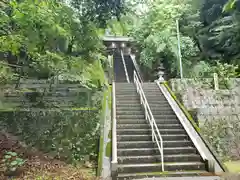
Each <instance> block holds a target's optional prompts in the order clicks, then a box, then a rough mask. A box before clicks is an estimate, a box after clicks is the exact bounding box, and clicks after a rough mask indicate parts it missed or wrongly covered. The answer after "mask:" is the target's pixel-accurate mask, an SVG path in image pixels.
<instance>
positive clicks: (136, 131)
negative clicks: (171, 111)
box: [117, 128, 185, 135]
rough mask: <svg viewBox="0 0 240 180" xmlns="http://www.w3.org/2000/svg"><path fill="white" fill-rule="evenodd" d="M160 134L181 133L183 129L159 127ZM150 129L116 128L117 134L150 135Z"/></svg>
mask: <svg viewBox="0 0 240 180" xmlns="http://www.w3.org/2000/svg"><path fill="white" fill-rule="evenodd" d="M159 132H160V133H161V134H183V133H185V130H184V129H182V128H179V129H159ZM151 133H152V129H151V128H149V129H118V130H117V134H118V135H151Z"/></svg>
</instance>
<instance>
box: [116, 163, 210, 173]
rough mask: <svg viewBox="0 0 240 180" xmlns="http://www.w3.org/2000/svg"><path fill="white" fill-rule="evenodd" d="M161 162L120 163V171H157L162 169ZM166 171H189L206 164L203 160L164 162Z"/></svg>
mask: <svg viewBox="0 0 240 180" xmlns="http://www.w3.org/2000/svg"><path fill="white" fill-rule="evenodd" d="M161 168H162V165H161V163H156V164H119V165H118V173H133V172H143V171H144V172H156V171H161ZM164 169H165V171H189V170H205V169H206V165H205V164H204V163H202V162H178V163H164Z"/></svg>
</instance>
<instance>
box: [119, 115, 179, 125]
mask: <svg viewBox="0 0 240 180" xmlns="http://www.w3.org/2000/svg"><path fill="white" fill-rule="evenodd" d="M122 116H123V115H120V116H119V115H117V124H148V125H149V127H150V124H149V123H148V121H147V120H145V119H144V118H141V119H140V118H136V119H134V118H131V119H122ZM135 116H140V115H135ZM120 118H121V119H120ZM155 122H156V123H157V124H165V123H166V124H180V121H178V120H177V119H166V120H161V119H160V120H159V119H155Z"/></svg>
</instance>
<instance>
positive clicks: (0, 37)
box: [0, 0, 103, 87]
mask: <svg viewBox="0 0 240 180" xmlns="http://www.w3.org/2000/svg"><path fill="white" fill-rule="evenodd" d="M9 10H10V11H9ZM0 13H1V18H0V22H1V26H0V57H1V59H0V60H1V62H6V63H9V64H13V65H19V67H18V68H15V69H14V72H16V73H17V74H19V75H20V76H27V77H29V78H45V79H47V78H51V77H58V76H61V77H63V78H64V79H65V80H69V81H75V82H78V83H81V84H82V85H85V86H88V87H98V86H101V83H98V81H101V82H102V79H98V78H103V69H102V67H101V65H98V66H96V65H95V61H100V62H103V57H101V51H102V49H103V45H102V42H101V40H100V39H99V37H98V29H97V26H96V25H95V24H94V23H93V22H91V21H88V19H87V18H86V17H85V18H83V17H82V16H80V15H79V14H77V13H75V11H74V10H73V9H72V8H71V7H69V6H68V5H67V4H65V3H64V2H62V1H59V2H58V1H47V0H43V1H39V0H36V1H31V0H24V1H15V0H11V1H9V3H6V6H5V8H4V9H3V10H1V11H0ZM1 55H3V56H1ZM88 66H89V67H88ZM86 67H87V68H86ZM92 68H95V73H90V72H91V71H92V70H91V69H92ZM85 69H88V70H87V72H89V73H86V72H85V71H84V70H85ZM70 75H71V76H70ZM85 75H86V76H85ZM6 77H7V76H6ZM92 79H95V80H92Z"/></svg>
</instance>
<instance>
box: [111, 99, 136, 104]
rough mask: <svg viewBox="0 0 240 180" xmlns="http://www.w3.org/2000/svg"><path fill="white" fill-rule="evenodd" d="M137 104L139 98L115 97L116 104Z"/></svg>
mask: <svg viewBox="0 0 240 180" xmlns="http://www.w3.org/2000/svg"><path fill="white" fill-rule="evenodd" d="M128 103H129V104H139V105H140V100H139V98H136V99H116V104H128Z"/></svg>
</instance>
